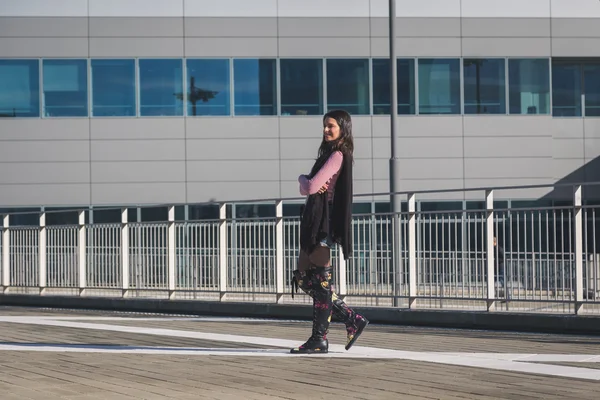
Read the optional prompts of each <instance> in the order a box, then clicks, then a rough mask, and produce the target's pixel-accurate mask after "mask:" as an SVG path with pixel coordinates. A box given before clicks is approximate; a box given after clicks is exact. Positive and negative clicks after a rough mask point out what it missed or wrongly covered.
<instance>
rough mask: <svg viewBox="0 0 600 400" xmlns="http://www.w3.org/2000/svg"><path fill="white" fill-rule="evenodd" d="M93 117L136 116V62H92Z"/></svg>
mask: <svg viewBox="0 0 600 400" xmlns="http://www.w3.org/2000/svg"><path fill="white" fill-rule="evenodd" d="M92 115H93V116H94V117H132V116H135V115H136V101H135V61H134V60H92Z"/></svg>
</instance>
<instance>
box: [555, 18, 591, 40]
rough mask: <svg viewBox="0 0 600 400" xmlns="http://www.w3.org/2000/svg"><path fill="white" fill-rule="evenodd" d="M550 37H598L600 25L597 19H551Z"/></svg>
mask: <svg viewBox="0 0 600 400" xmlns="http://www.w3.org/2000/svg"><path fill="white" fill-rule="evenodd" d="M552 36H553V37H556V38H559V37H563V38H565V37H575V38H578V37H600V24H599V23H598V19H597V18H553V19H552Z"/></svg>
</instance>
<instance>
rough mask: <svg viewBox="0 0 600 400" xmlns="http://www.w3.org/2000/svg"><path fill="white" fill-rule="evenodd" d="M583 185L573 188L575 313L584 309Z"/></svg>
mask: <svg viewBox="0 0 600 400" xmlns="http://www.w3.org/2000/svg"><path fill="white" fill-rule="evenodd" d="M581 190H582V189H581V186H576V187H575V188H574V190H573V221H574V223H575V226H574V229H575V232H574V235H573V237H574V239H575V314H579V313H581V311H583V215H582V214H583V210H582V201H581Z"/></svg>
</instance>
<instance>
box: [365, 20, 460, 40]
mask: <svg viewBox="0 0 600 400" xmlns="http://www.w3.org/2000/svg"><path fill="white" fill-rule="evenodd" d="M389 34H390V33H389V22H388V18H371V36H373V37H384V38H387V37H388V36H389ZM459 36H460V18H397V19H396V37H438V38H442V37H459Z"/></svg>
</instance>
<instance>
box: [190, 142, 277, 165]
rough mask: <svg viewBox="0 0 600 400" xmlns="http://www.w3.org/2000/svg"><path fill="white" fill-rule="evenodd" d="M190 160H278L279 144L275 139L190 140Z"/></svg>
mask: <svg viewBox="0 0 600 400" xmlns="http://www.w3.org/2000/svg"><path fill="white" fill-rule="evenodd" d="M186 152H187V159H188V161H189V160H223V161H225V160H278V159H279V143H278V142H277V140H273V139H188V141H187V146H186Z"/></svg>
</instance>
